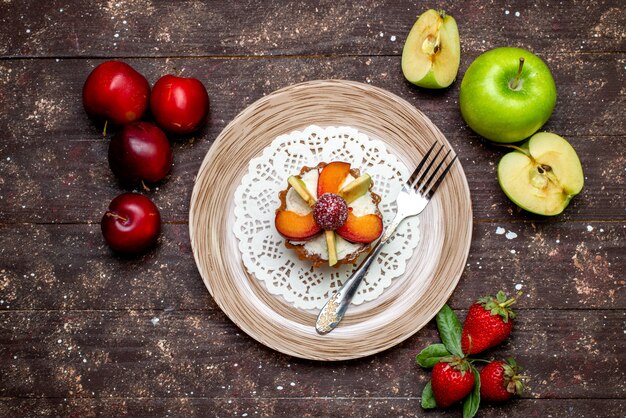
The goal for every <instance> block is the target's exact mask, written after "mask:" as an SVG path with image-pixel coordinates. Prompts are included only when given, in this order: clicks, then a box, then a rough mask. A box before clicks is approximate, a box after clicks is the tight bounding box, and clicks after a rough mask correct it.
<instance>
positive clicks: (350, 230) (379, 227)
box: [335, 210, 383, 244]
mask: <svg viewBox="0 0 626 418" xmlns="http://www.w3.org/2000/svg"><path fill="white" fill-rule="evenodd" d="M335 232H336V233H337V234H338V235H339V236H340V237H341V238H343V239H345V240H347V241H350V242H355V243H361V244H369V243H370V242H372V241H374V240H376V239H378V237H380V234H382V233H383V220H382V218H381V217H380V216H378V215H375V214H370V215H364V216H355V215H353V214H352V210H350V212H348V219H347V220H346V223H345V224H343V225H342V226H340V227H339V228H337V229H336V230H335Z"/></svg>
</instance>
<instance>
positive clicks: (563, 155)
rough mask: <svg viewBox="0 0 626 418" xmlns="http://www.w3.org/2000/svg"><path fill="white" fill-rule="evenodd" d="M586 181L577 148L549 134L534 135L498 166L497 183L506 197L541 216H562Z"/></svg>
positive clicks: (505, 157)
mask: <svg viewBox="0 0 626 418" xmlns="http://www.w3.org/2000/svg"><path fill="white" fill-rule="evenodd" d="M584 181H585V178H584V175H583V169H582V166H581V164H580V159H579V158H578V155H577V154H576V151H575V150H574V148H573V147H572V146H571V145H570V144H569V143H568V142H567V141H566V140H565V139H564V138H562V137H560V136H558V135H555V134H552V133H548V132H540V133H537V134H535V135H533V136H532V137H531V138H530V140H529V141H528V142H527V143H525V144H524V145H522V147H519V148H517V147H516V151H513V152H510V153H508V154H506V155H505V156H504V157H502V159H501V160H500V163H499V164H498V182H499V183H500V187H501V188H502V190H503V191H504V193H505V194H506V195H507V196H508V198H509V199H511V201H513V203H515V204H516V205H518V206H519V207H521V208H522V209H525V210H527V211H529V212H532V213H536V214H538V215H544V216H554V215H558V214H560V213H561V212H563V210H565V208H566V207H567V205H568V204H569V202H570V200H571V199H572V198H573V197H574V196H576V195H577V194H579V193H580V191H581V190H582V188H583V185H584Z"/></svg>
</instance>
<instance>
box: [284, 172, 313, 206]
mask: <svg viewBox="0 0 626 418" xmlns="http://www.w3.org/2000/svg"><path fill="white" fill-rule="evenodd" d="M287 182H288V183H289V184H291V187H293V189H294V190H295V191H296V192H297V193H298V194H299V195H300V197H301V198H302V199H303V200H304V201H305V202H306V203H307V205H309V206H311V207H313V205H315V202H317V199H316V198H315V197H313V195H312V194H311V192H310V191H309V189H307V188H306V184H305V183H304V181H302V179H301V178H300V177H297V176H289V178H288V179H287Z"/></svg>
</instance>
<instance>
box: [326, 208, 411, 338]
mask: <svg viewBox="0 0 626 418" xmlns="http://www.w3.org/2000/svg"><path fill="white" fill-rule="evenodd" d="M404 218H405V216H401V215H400V214H397V215H396V217H395V218H394V219H393V221H392V222H391V224H390V225H389V227H388V228H387V229H386V230H385V232H384V233H383V236H382V238H381V239H380V241H378V242H377V243H376V245H375V246H374V248H373V249H372V251H370V253H369V254H368V255H367V257H365V259H363V261H361V264H359V266H358V267H357V269H356V270H355V271H354V273H352V276H350V278H348V280H346V282H345V283H344V284H343V285H342V286H341V288H340V289H339V291H337V293H335V294H334V295H332V296H331V297H330V299H328V301H327V302H326V304H325V305H324V307H323V308H322V310H321V311H320V313H319V314H318V316H317V321H316V322H315V330H316V331H317V333H318V334H320V335H324V334H328V333H329V332H330V331H332V330H333V329H335V328H336V327H337V325H339V322H341V320H342V319H343V316H344V315H345V313H346V310H347V309H348V306H349V305H350V302H351V301H352V298H353V297H354V295H355V293H356V291H357V289H358V288H359V285H360V284H361V282H362V281H363V278H364V277H365V274H366V273H367V270H368V269H369V268H370V266H371V265H372V263H373V262H374V260H376V257H378V254H379V253H380V250H381V249H382V248H383V245H384V244H385V242H387V240H389V238H390V237H391V236H392V235H393V233H394V232H395V231H396V228H397V227H398V225H400V223H401V222H402V221H403V220H404Z"/></svg>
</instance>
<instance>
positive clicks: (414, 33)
mask: <svg viewBox="0 0 626 418" xmlns="http://www.w3.org/2000/svg"><path fill="white" fill-rule="evenodd" d="M460 63H461V42H460V40H459V29H458V27H457V25H456V21H455V20H454V18H453V17H452V16H450V15H447V14H446V13H445V12H444V11H443V10H439V11H437V10H432V9H431V10H427V11H426V12H424V13H422V15H421V16H420V17H419V18H418V19H417V22H415V24H414V25H413V27H412V28H411V31H410V32H409V35H408V37H407V40H406V42H405V44H404V49H403V50H402V72H403V73H404V77H405V78H406V79H407V80H408V81H409V82H411V83H413V84H415V85H417V86H420V87H426V88H431V89H442V88H445V87H448V86H449V85H450V84H452V82H453V81H454V79H455V78H456V75H457V73H458V71H459V65H460Z"/></svg>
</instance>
